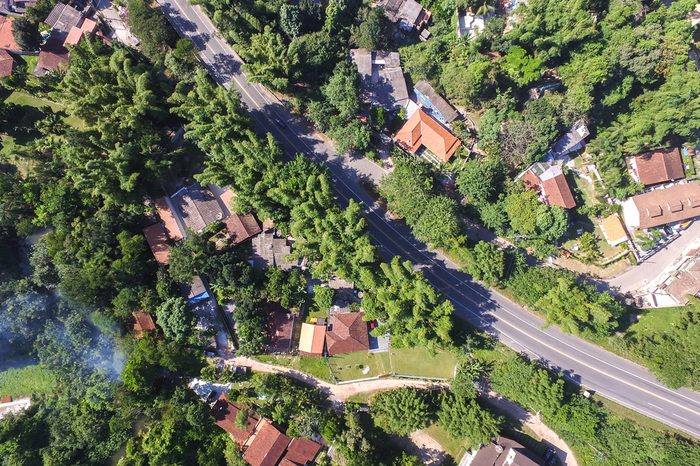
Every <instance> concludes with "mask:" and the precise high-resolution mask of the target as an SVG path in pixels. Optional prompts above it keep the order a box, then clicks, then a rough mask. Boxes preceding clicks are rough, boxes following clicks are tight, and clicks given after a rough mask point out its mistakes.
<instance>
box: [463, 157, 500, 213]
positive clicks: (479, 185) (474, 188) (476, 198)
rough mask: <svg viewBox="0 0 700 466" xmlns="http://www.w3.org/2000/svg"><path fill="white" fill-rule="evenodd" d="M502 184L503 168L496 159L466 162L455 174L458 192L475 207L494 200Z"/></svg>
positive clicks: (489, 158)
mask: <svg viewBox="0 0 700 466" xmlns="http://www.w3.org/2000/svg"><path fill="white" fill-rule="evenodd" d="M502 182H503V166H502V165H501V161H500V159H498V158H496V157H488V158H486V159H483V160H477V159H472V160H468V161H467V162H466V163H465V164H464V167H463V168H462V170H461V171H460V172H459V173H458V174H457V186H458V187H459V192H460V193H461V194H462V195H463V196H465V197H466V198H467V201H468V202H469V203H471V204H473V205H474V206H477V207H480V206H482V205H484V204H485V203H488V202H490V201H492V200H494V197H495V196H496V195H497V194H498V193H499V192H500V189H499V187H501V186H502Z"/></svg>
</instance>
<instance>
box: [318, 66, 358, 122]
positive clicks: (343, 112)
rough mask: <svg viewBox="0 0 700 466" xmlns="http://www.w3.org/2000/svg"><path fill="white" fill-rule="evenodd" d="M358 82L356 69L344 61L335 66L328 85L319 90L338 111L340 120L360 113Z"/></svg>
mask: <svg viewBox="0 0 700 466" xmlns="http://www.w3.org/2000/svg"><path fill="white" fill-rule="evenodd" d="M359 80H360V76H359V74H358V73H357V67H356V66H355V65H354V64H352V63H350V62H347V61H344V62H340V63H338V65H336V67H335V69H334V70H333V75H331V77H330V79H329V80H328V83H326V85H324V86H323V87H322V88H321V93H322V94H323V96H324V97H325V99H326V101H327V102H328V103H329V104H330V105H332V106H333V108H335V109H336V110H337V111H338V115H339V116H340V118H343V119H348V118H351V117H354V116H355V115H357V114H358V113H359V112H360V84H359Z"/></svg>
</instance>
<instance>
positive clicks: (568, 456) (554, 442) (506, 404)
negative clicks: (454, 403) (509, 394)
mask: <svg viewBox="0 0 700 466" xmlns="http://www.w3.org/2000/svg"><path fill="white" fill-rule="evenodd" d="M483 398H484V400H485V401H486V403H488V404H490V405H491V406H493V407H495V408H496V409H498V410H499V411H501V412H504V413H506V414H507V415H508V416H510V417H512V418H515V419H517V420H518V421H520V422H521V423H522V425H523V426H524V427H527V428H528V429H530V430H531V431H532V432H534V433H535V435H536V436H537V437H539V438H540V439H541V440H542V441H543V442H545V443H547V444H548V445H549V446H550V447H551V448H552V449H553V450H554V451H556V453H557V457H559V460H560V461H561V463H562V464H564V465H566V466H578V461H576V457H575V456H574V452H573V451H572V450H571V448H569V446H568V445H567V444H566V442H564V441H563V440H562V439H561V437H559V435H557V433H556V432H554V431H553V430H552V429H550V428H549V427H547V426H546V425H545V424H544V422H542V419H540V416H539V415H534V414H532V413H529V412H527V411H526V410H525V409H523V408H522V407H520V405H518V404H517V403H514V402H513V401H511V400H509V399H507V398H503V397H502V396H501V395H499V394H498V393H496V392H489V393H488V394H483Z"/></svg>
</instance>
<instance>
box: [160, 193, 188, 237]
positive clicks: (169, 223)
mask: <svg viewBox="0 0 700 466" xmlns="http://www.w3.org/2000/svg"><path fill="white" fill-rule="evenodd" d="M155 204H156V212H157V213H158V216H159V217H160V220H161V221H162V222H163V226H165V231H166V232H167V233H168V236H169V237H170V239H171V240H173V241H180V240H181V239H182V232H181V231H180V227H179V226H178V224H177V220H175V216H174V215H173V213H172V211H171V210H170V207H168V202H167V201H166V200H165V198H164V197H159V198H158V199H156V202H155Z"/></svg>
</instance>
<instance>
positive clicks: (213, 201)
mask: <svg viewBox="0 0 700 466" xmlns="http://www.w3.org/2000/svg"><path fill="white" fill-rule="evenodd" d="M170 199H171V201H172V203H173V205H174V207H175V208H176V209H177V210H178V211H179V213H180V216H181V218H182V221H183V222H184V223H185V229H187V230H190V231H192V232H194V233H201V232H202V231H203V230H204V229H205V228H206V227H207V226H209V225H211V224H212V223H214V222H216V221H219V220H223V218H224V212H223V210H222V209H221V205H220V204H219V201H218V199H217V197H216V196H214V194H212V192H211V191H210V190H209V189H207V188H204V187H202V186H200V185H199V184H197V183H194V184H191V185H190V186H185V187H183V188H180V189H179V190H178V191H177V192H176V193H175V194H173V195H172V196H170Z"/></svg>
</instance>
